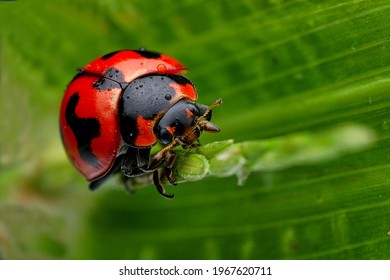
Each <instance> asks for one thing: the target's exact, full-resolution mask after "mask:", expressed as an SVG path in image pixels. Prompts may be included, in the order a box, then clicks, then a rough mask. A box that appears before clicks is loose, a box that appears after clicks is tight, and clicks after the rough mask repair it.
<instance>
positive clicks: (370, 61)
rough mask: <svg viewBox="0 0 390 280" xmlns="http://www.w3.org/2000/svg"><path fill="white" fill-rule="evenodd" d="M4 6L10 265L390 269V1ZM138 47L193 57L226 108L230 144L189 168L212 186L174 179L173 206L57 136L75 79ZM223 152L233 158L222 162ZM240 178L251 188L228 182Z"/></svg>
mask: <svg viewBox="0 0 390 280" xmlns="http://www.w3.org/2000/svg"><path fill="white" fill-rule="evenodd" d="M0 10H1V11H2V12H3V13H1V16H0V36H1V37H0V57H1V60H0V61H1V68H0V70H1V92H2V94H1V95H0V111H1V112H2V116H3V117H2V118H1V119H0V129H1V134H0V168H1V169H0V237H1V238H0V256H1V257H3V258H10V259H18V258H19V259H20V258H21V259H25V258H31V259H35V258H45V259H47V258H64V259H66V258H92V259H122V258H123V259H389V258H390V255H389V249H390V240H389V238H390V237H389V235H388V232H389V231H390V222H389V206H390V186H389V181H390V180H389V179H390V178H389V175H388V173H389V172H388V170H389V168H390V164H389V161H388V160H389V156H388V155H389V154H390V149H389V147H390V143H389V136H390V114H389V105H390V96H389V88H390V67H389V65H390V33H389V30H390V21H389V13H390V4H389V2H388V1H385V0H377V1H367V0H357V1H356V0H345V1H342V2H340V1H337V0H329V1H309V0H295V1H283V0H279V1H252V0H245V1H222V0H213V1H204V0H203V1H195V0H188V1H173V0H170V1H141V0H137V1H116V0H113V1H92V0H86V1H63V0H61V1H57V2H55V3H54V2H53V1H42V0H41V1H38V0H31V1H12V2H0ZM4 11H5V12H4ZM139 47H146V48H148V49H150V50H156V51H160V52H164V53H167V54H169V55H172V56H174V57H176V58H177V59H179V60H180V61H182V62H183V63H184V64H185V65H186V66H187V67H188V68H189V71H188V74H186V75H187V76H188V77H189V78H190V79H191V80H192V81H193V83H194V84H195V85H196V87H197V89H198V92H199V102H200V103H202V104H211V103H212V102H213V101H214V100H216V99H217V98H222V99H223V101H224V103H223V104H222V105H221V106H219V107H217V108H215V109H214V110H213V123H215V124H217V125H218V126H219V127H220V128H221V130H222V131H221V133H219V134H206V133H204V135H202V137H201V139H200V141H201V143H202V144H204V145H203V146H202V147H201V148H199V149H197V150H195V151H192V150H191V151H190V152H189V153H188V154H184V155H183V154H180V156H179V159H178V162H177V163H176V164H177V167H179V168H178V169H175V172H176V173H174V175H175V176H177V177H178V178H179V177H180V176H182V177H183V176H184V177H185V176H187V177H186V178H182V179H186V180H187V181H194V180H199V179H201V180H200V181H195V182H190V183H181V184H179V186H178V187H171V186H166V188H167V191H168V192H174V193H175V198H174V199H173V200H169V201H168V200H165V199H162V198H161V197H160V196H159V195H158V193H157V192H156V190H155V188H154V187H152V186H150V187H147V188H143V189H139V190H137V191H136V192H135V194H134V195H131V196H128V195H127V194H126V193H125V192H124V191H123V190H122V186H121V184H120V183H119V182H118V181H116V180H112V181H110V182H108V183H107V184H106V185H105V186H102V188H101V189H99V190H98V191H96V192H92V193H91V192H89V191H88V188H87V182H85V181H84V180H83V179H82V177H81V175H79V174H77V172H76V171H75V170H74V168H73V167H72V166H71V164H70V163H69V161H68V159H67V158H66V156H65V153H64V151H63V148H62V144H61V139H60V137H59V132H58V107H59V104H60V102H61V98H62V94H63V92H64V89H65V87H66V85H67V83H68V82H69V81H70V80H71V79H72V77H73V76H74V75H75V74H76V69H77V68H78V67H80V66H83V65H84V64H86V63H88V62H89V61H90V60H92V59H94V58H95V57H97V56H99V55H102V54H104V53H108V52H111V51H114V50H117V49H138V48H139ZM227 139H233V140H234V143H232V142H229V141H227ZM224 141H227V142H224ZM215 142H216V143H217V144H215ZM207 143H212V144H209V145H206V144H207ZM221 143H222V144H221ZM356 143H359V144H358V145H356V146H355V144H356ZM229 149H230V150H229ZM226 151H228V152H227V154H225V156H226V155H229V156H231V157H225V159H231V160H232V161H231V162H230V161H229V162H224V161H221V160H217V159H218V158H219V159H221V153H222V155H224V154H223V152H226ZM218 155H219V157H218ZM186 156H189V159H188V158H186ZM222 159H224V157H223V156H222ZM229 164H230V165H229ZM237 166H238V167H240V168H236V169H235V167H237ZM180 167H181V169H180ZM180 172H181V173H180ZM218 172H219V173H218ZM222 173H223V174H222ZM199 174H200V175H201V176H199ZM213 174H214V175H221V174H222V175H224V176H223V177H215V176H209V175H213ZM237 174H238V175H239V178H241V179H246V180H242V183H243V184H242V186H238V183H237V178H235V177H233V176H228V177H225V175H237Z"/></svg>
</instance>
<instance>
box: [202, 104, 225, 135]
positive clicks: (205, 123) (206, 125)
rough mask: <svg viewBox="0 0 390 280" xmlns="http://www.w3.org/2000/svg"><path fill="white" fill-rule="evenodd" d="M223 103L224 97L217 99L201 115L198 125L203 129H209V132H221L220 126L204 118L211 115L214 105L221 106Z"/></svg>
mask: <svg viewBox="0 0 390 280" xmlns="http://www.w3.org/2000/svg"><path fill="white" fill-rule="evenodd" d="M221 104H222V99H217V100H216V101H215V102H214V103H213V104H211V105H210V106H209V107H208V108H207V109H206V111H205V112H204V113H203V115H201V116H200V117H199V118H198V121H197V125H198V126H199V127H200V129H201V130H204V131H207V132H220V131H221V130H220V129H219V127H218V126H216V125H215V124H213V123H211V122H209V121H208V120H204V119H206V118H207V117H208V116H209V114H210V112H211V110H212V109H213V108H214V107H217V106H219V105H221Z"/></svg>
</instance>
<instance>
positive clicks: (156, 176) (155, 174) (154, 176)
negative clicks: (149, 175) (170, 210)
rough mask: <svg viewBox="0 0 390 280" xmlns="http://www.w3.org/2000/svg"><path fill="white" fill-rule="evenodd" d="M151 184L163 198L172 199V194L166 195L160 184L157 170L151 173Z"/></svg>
mask: <svg viewBox="0 0 390 280" xmlns="http://www.w3.org/2000/svg"><path fill="white" fill-rule="evenodd" d="M153 182H154V185H155V186H156V188H157V191H158V192H159V193H160V194H161V195H162V196H163V197H165V198H167V199H171V198H173V197H174V194H171V193H166V192H165V189H164V187H163V186H162V184H161V177H160V172H159V169H156V170H154V171H153Z"/></svg>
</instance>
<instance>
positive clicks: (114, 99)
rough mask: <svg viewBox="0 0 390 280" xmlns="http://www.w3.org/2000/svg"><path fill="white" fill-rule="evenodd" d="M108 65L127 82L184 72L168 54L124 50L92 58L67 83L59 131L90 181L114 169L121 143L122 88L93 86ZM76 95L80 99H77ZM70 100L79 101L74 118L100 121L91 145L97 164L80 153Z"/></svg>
mask: <svg viewBox="0 0 390 280" xmlns="http://www.w3.org/2000/svg"><path fill="white" fill-rule="evenodd" d="M145 54H150V55H145ZM109 68H115V69H118V70H119V71H121V72H122V73H123V78H124V82H126V83H130V82H132V81H133V80H135V79H137V78H138V77H140V76H142V75H146V74H153V73H170V74H181V73H184V72H185V68H184V66H183V65H182V64H181V63H180V62H179V61H177V60H175V59H174V58H172V57H169V56H167V55H164V54H161V55H158V54H154V53H150V52H142V51H132V50H124V51H119V52H115V53H111V54H108V55H105V56H102V57H100V58H98V59H96V60H94V61H92V62H91V63H89V64H88V65H86V66H85V67H84V68H83V69H82V70H81V71H80V73H79V74H78V75H76V77H75V78H74V79H73V80H72V81H71V83H70V84H69V85H68V87H67V90H66V92H65V95H64V97H63V100H62V104H61V111H60V130H61V135H62V139H63V143H64V146H65V149H66V152H67V154H68V157H69V158H70V160H71V161H72V163H73V164H74V166H75V167H76V168H77V169H78V170H79V171H80V173H81V174H83V175H84V176H85V177H86V178H87V179H88V180H90V181H95V180H97V179H99V178H101V177H102V176H104V175H105V174H106V173H107V172H108V171H109V170H110V169H111V167H112V165H113V163H114V161H115V158H116V156H117V153H118V149H119V148H120V146H121V136H120V131H119V119H118V102H119V99H120V97H121V94H122V93H123V92H122V91H123V90H122V89H121V88H112V89H111V88H110V89H106V90H97V89H96V87H95V86H94V84H95V83H96V82H97V81H98V80H99V79H100V78H101V77H102V76H103V75H104V74H105V71H106V70H107V69H109ZM86 73H87V74H86ZM75 94H77V96H78V98H79V99H77V100H74V99H76V98H74V97H75ZM70 101H71V102H74V101H76V104H75V109H74V111H72V113H73V114H72V117H74V118H77V119H85V120H97V121H96V122H98V124H100V125H99V127H98V128H99V130H98V136H97V137H95V138H93V139H91V143H90V147H88V149H90V150H91V152H93V155H94V156H95V157H96V158H97V159H98V164H88V162H86V161H85V159H83V158H82V157H81V155H80V148H81V147H80V145H79V144H80V143H79V142H78V141H77V136H76V135H75V133H74V130H73V129H72V127H71V125H69V122H67V114H68V115H69V112H67V108H68V106H69V102H70ZM81 125H83V123H81ZM81 133H82V132H81Z"/></svg>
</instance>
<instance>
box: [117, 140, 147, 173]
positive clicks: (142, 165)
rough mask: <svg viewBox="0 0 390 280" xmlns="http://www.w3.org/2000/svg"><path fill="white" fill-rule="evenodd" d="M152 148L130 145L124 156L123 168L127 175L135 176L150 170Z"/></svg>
mask: <svg viewBox="0 0 390 280" xmlns="http://www.w3.org/2000/svg"><path fill="white" fill-rule="evenodd" d="M149 155H150V149H136V148H131V147H129V148H128V149H127V152H126V154H125V156H124V158H123V161H122V165H121V170H122V173H123V175H125V176H126V177H134V176H137V175H141V174H143V173H147V172H150V171H151V170H148V165H149Z"/></svg>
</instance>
